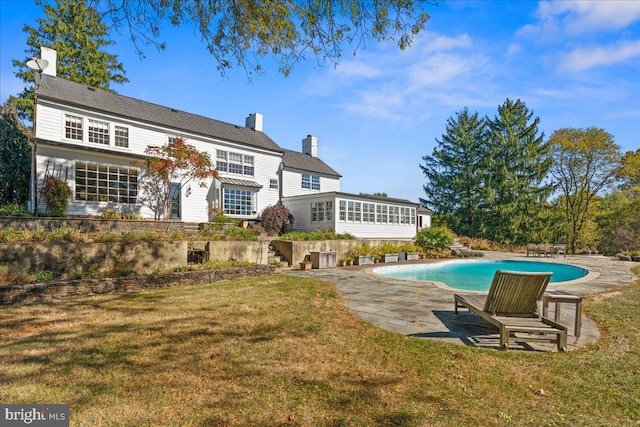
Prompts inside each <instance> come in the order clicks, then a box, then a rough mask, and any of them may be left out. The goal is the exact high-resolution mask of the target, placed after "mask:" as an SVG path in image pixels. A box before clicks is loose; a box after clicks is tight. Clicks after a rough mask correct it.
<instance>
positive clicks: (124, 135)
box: [114, 126, 129, 148]
mask: <svg viewBox="0 0 640 427" xmlns="http://www.w3.org/2000/svg"><path fill="white" fill-rule="evenodd" d="M114 135H115V144H116V147H124V148H127V147H129V128H126V127H124V126H116V127H115V131H114Z"/></svg>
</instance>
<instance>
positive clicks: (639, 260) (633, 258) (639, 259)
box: [631, 256, 640, 262]
mask: <svg viewBox="0 0 640 427" xmlns="http://www.w3.org/2000/svg"><path fill="white" fill-rule="evenodd" d="M631 261H635V262H640V256H632V257H631Z"/></svg>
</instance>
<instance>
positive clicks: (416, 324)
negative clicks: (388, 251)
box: [285, 251, 638, 351]
mask: <svg viewBox="0 0 640 427" xmlns="http://www.w3.org/2000/svg"><path fill="white" fill-rule="evenodd" d="M480 259H512V260H529V261H541V262H560V263H565V264H572V265H577V266H580V267H584V268H586V269H588V270H590V272H592V273H598V274H595V275H594V274H591V275H590V276H597V277H595V278H594V279H591V280H588V281H585V280H577V281H573V282H567V283H565V284H557V285H556V284H551V285H549V288H548V289H549V290H552V289H553V290H563V291H567V292H569V293H572V294H575V295H580V296H583V297H586V296H588V295H591V294H594V293H599V292H604V291H609V290H612V289H615V288H617V287H620V286H624V285H629V284H631V283H633V282H634V281H635V280H636V276H635V275H634V274H633V273H632V272H631V269H632V268H633V267H634V266H636V265H638V264H637V263H633V262H627V261H618V260H617V259H614V258H611V257H604V256H597V255H586V256H577V255H576V256H571V255H569V256H567V257H566V258H562V257H561V258H539V257H535V258H532V257H529V258H528V257H527V256H526V255H525V254H514V253H501V252H488V251H487V252H485V256H484V258H480ZM441 261H442V260H421V261H414V262H406V263H407V264H408V263H433V262H441ZM399 264H404V263H399ZM382 265H384V264H382ZM390 265H396V264H390ZM373 268H375V267H374V266H371V265H369V266H354V267H342V268H332V269H323V270H311V271H300V270H290V271H288V272H286V273H285V274H290V275H296V276H300V277H313V278H317V279H320V280H323V281H325V282H328V283H332V284H334V285H335V286H336V289H337V290H338V291H339V292H340V294H341V295H342V297H343V299H344V301H345V304H346V306H347V307H348V308H350V309H351V310H353V311H354V312H355V313H356V314H357V315H358V316H359V317H360V318H362V319H363V320H365V321H367V322H370V323H372V324H374V325H377V326H379V327H380V328H382V329H385V330H388V331H391V332H396V333H399V334H402V335H407V336H413V337H419V338H425V339H436V340H441V341H446V342H450V343H455V344H464V345H473V346H477V347H487V348H499V342H500V341H499V335H498V333H497V330H496V329H493V328H492V327H491V326H490V325H489V324H488V323H486V322H484V321H483V320H481V319H480V318H479V317H477V316H475V315H473V314H471V313H468V312H461V313H460V314H458V315H456V314H455V313H454V311H453V293H454V292H458V293H460V292H461V291H455V290H453V289H451V288H443V287H439V286H436V285H435V284H434V283H433V282H428V281H418V280H405V279H394V278H391V277H384V276H380V275H377V274H375V273H372V272H371V270H372V269H373ZM554 309H555V304H550V305H549V310H550V311H549V317H551V318H553V316H554ZM561 313H562V315H561V320H560V322H561V323H562V324H563V325H566V326H567V327H568V333H569V335H568V340H567V341H568V350H573V349H576V348H579V347H582V346H584V345H586V344H589V343H594V342H596V341H597V340H598V339H599V338H600V332H599V330H598V329H597V327H596V326H595V324H594V323H593V321H592V320H591V319H589V318H588V317H587V316H585V315H584V314H583V316H582V329H581V334H580V337H579V338H576V337H575V335H574V328H573V322H574V318H575V308H574V305H573V304H563V305H562V310H561ZM510 349H521V350H537V351H555V349H556V347H555V345H553V344H537V343H536V344H531V343H524V342H518V340H517V338H516V339H513V340H512V342H511V345H510Z"/></svg>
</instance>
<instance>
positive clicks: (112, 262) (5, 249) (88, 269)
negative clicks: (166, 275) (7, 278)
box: [0, 241, 188, 276]
mask: <svg viewBox="0 0 640 427" xmlns="http://www.w3.org/2000/svg"><path fill="white" fill-rule="evenodd" d="M187 246H188V242H186V241H172V242H163V241H159V242H144V241H135V242H110V243H70V242H33V243H31V242H30V243H0V270H4V271H3V272H4V273H5V274H11V273H12V272H22V273H26V274H36V273H38V272H40V271H44V270H48V271H51V272H52V273H53V274H54V275H55V276H60V275H62V274H74V275H77V276H80V275H82V274H85V273H98V272H100V273H108V272H112V271H125V270H128V271H133V272H135V273H138V274H146V273H152V272H156V271H166V270H171V269H174V268H176V267H182V266H185V265H187Z"/></svg>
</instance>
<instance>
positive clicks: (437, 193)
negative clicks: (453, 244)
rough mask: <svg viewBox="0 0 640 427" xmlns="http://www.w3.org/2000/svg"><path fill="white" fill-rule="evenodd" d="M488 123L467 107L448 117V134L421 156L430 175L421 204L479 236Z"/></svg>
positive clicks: (453, 225)
mask: <svg viewBox="0 0 640 427" xmlns="http://www.w3.org/2000/svg"><path fill="white" fill-rule="evenodd" d="M485 125H486V122H485V120H484V119H481V118H479V117H478V113H473V114H471V113H469V111H468V109H466V108H465V109H464V110H462V111H460V112H458V113H456V117H455V118H453V117H450V118H449V119H448V120H447V127H446V130H447V133H445V134H443V135H442V139H440V140H436V142H437V143H438V146H437V147H436V148H434V150H433V154H432V155H430V156H429V155H427V156H424V157H422V159H423V160H424V165H420V169H421V170H422V172H423V173H424V175H425V177H426V178H427V183H426V184H425V185H424V186H423V188H424V192H425V195H426V196H425V198H424V199H421V200H420V201H421V203H422V204H423V205H424V206H425V207H427V208H429V209H431V210H432V211H433V212H434V213H436V214H437V215H438V217H440V218H441V219H444V222H446V223H447V224H448V225H449V227H451V229H452V230H454V231H455V232H456V233H458V234H461V235H466V236H472V237H475V236H478V235H479V234H480V233H481V229H482V223H481V217H482V215H481V210H482V209H483V206H484V190H485V187H484V179H485V173H484V171H485V167H486V166H485V165H486V161H487V159H486V153H487V138H486V136H487V134H486V131H485Z"/></svg>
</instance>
